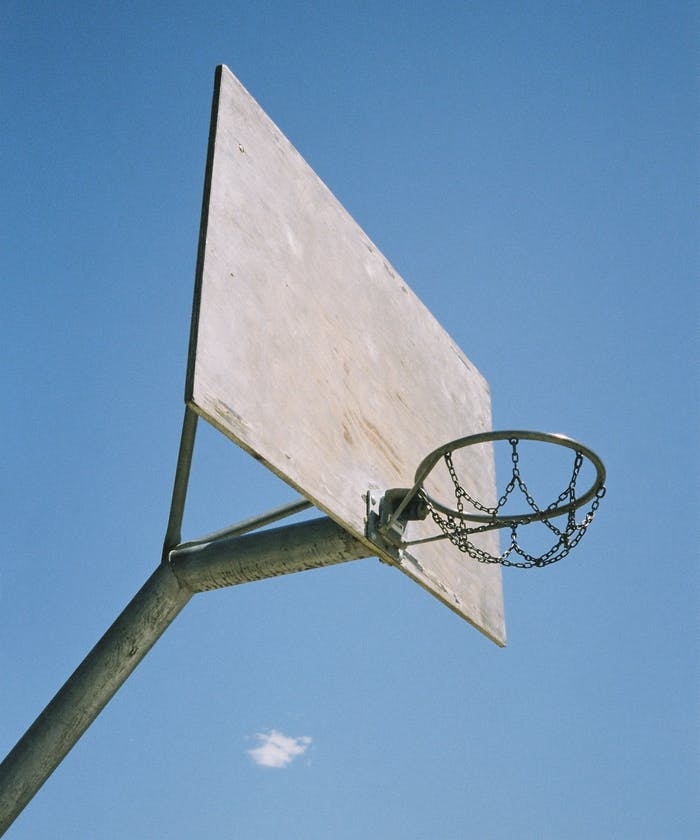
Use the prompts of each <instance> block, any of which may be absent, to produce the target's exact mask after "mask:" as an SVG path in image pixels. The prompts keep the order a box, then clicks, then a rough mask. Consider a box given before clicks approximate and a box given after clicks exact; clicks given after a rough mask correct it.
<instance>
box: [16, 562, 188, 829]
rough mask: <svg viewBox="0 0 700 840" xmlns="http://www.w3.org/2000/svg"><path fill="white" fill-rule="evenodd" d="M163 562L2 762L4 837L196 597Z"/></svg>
mask: <svg viewBox="0 0 700 840" xmlns="http://www.w3.org/2000/svg"><path fill="white" fill-rule="evenodd" d="M192 594H193V593H192V591H191V590H188V589H186V588H185V587H183V586H182V585H181V584H180V582H179V581H178V579H177V578H176V577H175V575H174V574H173V571H172V569H171V568H170V567H169V566H167V565H161V566H159V567H158V568H157V569H156V571H155V572H154V573H153V574H152V575H151V577H150V578H149V579H148V580H147V581H146V583H145V584H144V586H143V587H142V588H141V590H140V591H139V592H138V594H137V595H136V596H135V597H134V599H133V600H132V601H131V602H130V603H129V605H128V606H127V607H126V608H125V609H124V611H123V612H122V614H121V615H120V616H119V618H117V620H116V621H115V622H114V624H112V626H111V627H110V628H109V630H107V632H106V633H105V634H104V636H103V637H102V638H101V639H100V641H99V642H98V643H97V644H96V645H95V647H94V648H93V649H92V650H91V651H90V653H88V655H87V656H86V657H85V659H84V660H83V661H82V663H81V664H80V665H79V666H78V668H77V669H76V671H75V672H74V673H73V675H72V676H71V677H69V678H68V680H67V681H66V683H65V684H64V686H63V688H61V689H60V691H59V692H58V694H56V696H55V697H54V698H53V700H52V701H51V702H50V703H49V705H48V706H47V707H46V708H45V709H44V711H43V712H42V713H41V714H40V715H39V717H38V718H37V719H36V720H35V721H34V723H33V724H32V725H31V726H30V728H29V729H28V730H27V732H26V733H25V734H24V735H23V736H22V738H21V739H20V740H19V741H18V742H17V744H16V746H15V747H14V749H13V750H12V751H11V752H10V753H9V755H8V756H7V758H6V759H5V760H4V761H3V763H2V764H0V836H1V835H2V834H3V833H4V832H5V831H6V830H7V829H8V828H9V827H10V825H11V824H12V822H14V820H15V818H16V817H17V816H18V815H19V814H20V812H21V811H22V810H23V808H24V807H25V805H27V803H28V802H29V800H30V799H31V798H32V797H33V796H34V794H35V793H36V792H37V791H38V790H39V788H40V787H41V786H42V785H43V784H44V782H45V781H46V779H48V777H49V776H50V775H51V773H53V771H54V770H55V769H56V767H58V765H59V764H60V763H61V761H63V759H64V758H65V757H66V755H67V754H68V753H69V752H70V750H71V748H72V747H73V746H74V744H75V743H76V742H77V741H78V739H79V738H80V736H81V735H82V734H83V733H84V732H85V730H86V729H87V728H88V726H90V724H91V723H92V722H93V721H94V720H95V718H96V717H97V715H98V714H99V713H100V712H101V711H102V709H103V708H104V707H105V706H106V705H107V703H108V702H109V700H110V699H111V698H112V697H113V695H114V694H115V693H116V691H117V690H118V689H119V687H120V686H121V685H122V683H124V681H125V680H126V678H127V677H128V676H129V674H131V672H132V671H133V670H134V668H135V667H136V666H137V665H138V663H139V662H140V661H141V660H142V659H143V657H144V656H145V655H146V654H147V653H148V651H149V650H150V649H151V647H152V646H153V645H154V644H155V642H156V641H157V640H158V637H159V636H160V635H161V634H162V633H163V631H164V630H165V629H166V627H167V626H168V625H169V624H170V622H171V621H172V620H173V619H174V618H175V616H176V615H177V614H178V613H179V612H180V610H181V609H182V608H183V607H184V606H185V604H186V603H187V602H188V601H189V599H190V598H191V597H192Z"/></svg>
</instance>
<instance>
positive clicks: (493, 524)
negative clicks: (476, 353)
mask: <svg viewBox="0 0 700 840" xmlns="http://www.w3.org/2000/svg"><path fill="white" fill-rule="evenodd" d="M523 440H528V441H537V442H540V443H545V444H553V445H555V446H559V447H564V448H565V449H569V450H572V451H573V452H574V459H573V466H572V471H571V477H570V478H569V480H568V483H567V485H566V487H565V488H564V490H562V492H561V493H559V495H558V496H557V497H556V498H555V499H554V501H552V502H550V503H549V504H548V505H547V506H546V507H544V506H541V505H540V504H538V502H537V501H536V500H535V498H534V496H533V493H532V492H531V491H530V489H529V488H528V486H527V484H526V483H525V481H524V479H523V478H522V476H521V474H520V453H519V451H518V446H519V444H520V442H521V441H523ZM495 441H507V442H508V444H509V445H510V449H511V452H510V462H511V477H510V480H509V482H508V484H507V485H506V488H505V490H504V491H503V493H502V495H501V496H500V497H499V498H498V500H497V501H496V502H495V504H487V503H485V502H483V501H481V500H479V499H477V498H475V497H474V496H473V495H472V494H471V493H470V492H469V491H468V490H467V489H465V487H464V486H463V484H462V482H461V480H460V477H459V476H458V474H457V470H456V468H455V465H454V461H453V455H454V453H455V452H457V451H459V450H464V449H467V448H469V447H472V446H476V445H478V444H484V443H492V442H495ZM440 461H443V462H444V465H445V467H446V468H447V471H448V473H449V476H450V479H451V481H452V484H453V486H454V497H455V502H454V506H450V505H448V504H446V503H445V501H441V500H439V499H437V498H434V497H433V496H431V495H430V494H429V493H428V492H427V491H426V489H425V482H426V480H427V479H428V477H429V476H430V474H431V472H432V471H433V470H434V469H435V467H436V466H437V464H438V463H439V462H440ZM585 462H589V464H591V465H592V466H593V468H594V470H595V477H594V478H593V480H592V482H591V485H590V487H588V489H587V490H586V491H585V492H584V493H581V494H579V495H577V481H578V479H579V476H580V473H581V469H582V467H583V465H584V463H585ZM517 494H520V495H522V497H523V498H524V500H525V502H526V503H527V507H528V509H527V510H524V511H523V512H517V513H511V512H509V511H508V510H506V506H507V505H508V503H509V502H512V500H513V498H514V496H515V495H517ZM604 495H605V467H604V465H603V462H602V461H601V460H600V458H599V457H598V456H597V455H596V454H595V452H593V451H592V450H590V449H589V448H588V447H586V446H583V444H580V443H578V442H577V441H575V440H572V439H571V438H568V437H564V436H563V435H556V434H550V433H546V432H527V431H501V432H484V433H482V434H476V435H469V436H468V437H463V438H459V439H458V440H453V441H451V442H450V443H446V444H443V445H442V446H440V447H438V448H437V449H435V450H434V451H433V452H431V453H430V454H429V455H427V456H426V457H425V458H424V459H423V461H421V463H420V465H419V466H418V469H417V470H416V476H415V483H414V485H413V487H412V488H411V489H410V490H402V491H399V490H390V491H388V492H387V493H386V494H385V497H384V500H383V501H384V506H383V507H384V509H383V511H382V513H381V515H380V518H379V524H378V527H377V531H378V532H379V533H380V534H381V535H382V536H383V537H384V538H385V539H387V540H389V541H390V542H393V544H394V545H395V546H397V547H401V548H403V547H408V546H411V545H417V544H419V543H424V542H432V541H434V540H439V539H448V540H449V541H450V542H451V543H452V544H453V545H454V546H455V547H456V548H458V549H459V550H460V551H462V552H464V553H465V554H468V555H469V556H470V557H472V558H474V559H475V560H478V561H479V562H480V563H499V564H501V565H502V566H515V567H518V568H526V569H528V568H532V567H533V566H537V567H541V566H548V565H550V564H551V563H555V562H556V561H558V560H562V559H563V558H564V557H566V555H567V554H568V553H569V552H570V551H571V549H573V548H575V547H576V546H577V545H578V543H579V542H580V541H581V539H582V538H583V536H584V534H585V533H586V531H587V529H588V526H589V525H590V524H591V521H592V520H593V517H594V516H595V513H596V511H597V510H598V506H599V505H600V502H601V499H602V498H603V496H604ZM584 507H586V508H587V509H586V510H585V511H583V512H582V516H581V518H579V519H577V512H578V511H580V510H581V509H582V508H584ZM427 516H430V517H431V518H432V519H433V521H434V522H435V524H436V525H437V526H438V527H439V528H440V531H441V532H442V533H441V534H439V535H437V536H434V537H428V538H427V539H421V540H414V541H413V542H411V541H404V540H403V534H404V530H405V525H406V522H407V521H408V520H410V519H425V518H426V517H427ZM535 522H541V523H542V524H543V525H544V526H545V527H546V528H547V529H548V531H549V532H550V534H551V535H552V537H553V539H554V542H553V544H551V545H550V547H549V548H548V549H546V550H545V551H543V552H541V553H539V554H534V553H531V552H530V551H526V550H525V549H524V548H523V547H522V545H521V543H520V542H519V541H518V528H519V527H520V526H523V525H530V524H532V523H535ZM497 528H503V529H507V530H509V531H510V542H509V545H508V547H507V549H506V550H505V551H504V552H502V553H501V554H492V553H490V552H488V551H486V550H484V549H483V548H481V547H479V546H478V545H477V544H476V542H475V541H474V536H475V535H478V534H481V533H483V532H485V531H490V530H493V529H497ZM397 537H399V538H400V545H398V544H397ZM550 542H551V540H550ZM518 558H519V559H518Z"/></svg>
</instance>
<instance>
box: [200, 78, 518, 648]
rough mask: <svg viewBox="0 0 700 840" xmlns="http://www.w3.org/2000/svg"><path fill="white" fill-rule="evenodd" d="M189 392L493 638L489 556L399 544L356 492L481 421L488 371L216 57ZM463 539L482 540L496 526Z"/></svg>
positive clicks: (405, 474)
mask: <svg viewBox="0 0 700 840" xmlns="http://www.w3.org/2000/svg"><path fill="white" fill-rule="evenodd" d="M186 400H187V403H188V405H189V406H191V407H192V408H193V409H194V410H195V411H196V412H197V413H198V414H199V415H200V416H202V417H203V418H204V419H206V420H207V421H208V422H210V423H211V424H213V425H214V426H215V427H216V428H218V429H219V430H221V431H222V432H223V433H224V434H225V435H227V436H228V437H229V438H231V439H232V440H233V441H235V442H236V443H237V444H238V445H240V446H241V447H243V448H244V449H245V450H247V451H248V452H249V453H251V454H252V455H253V456H254V457H255V458H257V459H259V460H261V461H262V462H263V463H264V464H266V465H267V466H268V467H269V468H270V469H271V470H272V471H273V472H275V473H276V474H277V475H279V476H280V477H281V478H282V479H284V480H285V481H286V482H287V483H288V484H290V485H291V486H292V487H294V488H296V489H297V490H298V491H299V492H300V493H301V494H303V495H304V496H305V497H306V498H308V499H309V500H310V501H311V502H313V504H315V505H316V506H317V507H319V508H320V509H321V510H323V511H324V512H326V513H327V514H328V515H329V516H330V517H331V518H332V519H334V520H335V521H337V522H338V523H339V524H341V525H342V526H343V527H344V528H346V529H347V530H348V531H349V532H351V533H352V534H353V535H354V536H355V537H356V538H357V539H359V540H361V541H363V542H364V543H366V544H367V545H368V546H369V547H371V548H372V553H373V554H377V555H378V556H379V557H380V559H382V560H384V561H385V562H388V563H391V564H393V565H396V566H398V567H399V568H400V569H401V570H402V571H403V572H405V573H406V574H407V575H409V576H410V577H411V578H413V579H414V580H415V581H417V582H418V583H419V584H421V585H422V586H423V587H424V588H426V589H427V590H428V591H430V592H431V593H432V594H434V595H436V596H437V597H438V598H440V599H441V600H442V601H443V602H444V603H445V604H447V605H448V606H449V607H450V608H451V609H453V610H454V611H455V612H457V613H458V614H459V615H461V616H462V617H464V618H465V619H466V620H467V621H469V622H470V623H471V624H473V625H474V626H475V627H477V628H478V629H479V630H481V631H482V632H483V633H485V634H486V635H487V636H488V637H489V638H491V639H492V640H494V641H495V642H496V643H497V644H499V645H503V644H505V627H504V617H503V601H502V590H501V571H500V568H499V567H498V566H486V565H481V564H479V563H476V562H474V561H473V560H471V559H469V558H465V557H464V556H462V555H460V554H459V552H457V551H455V549H454V548H453V547H452V546H450V545H449V543H447V542H446V541H438V542H430V543H425V544H422V545H416V546H413V547H411V548H410V549H409V550H405V551H400V552H396V551H391V550H389V549H386V550H385V549H383V548H381V547H379V546H376V545H375V544H374V543H373V542H372V541H370V540H369V538H368V537H367V535H366V527H367V515H368V513H367V508H368V495H369V496H372V495H373V494H376V495H377V496H381V495H382V494H383V493H384V491H385V490H387V489H389V488H397V487H410V486H411V484H412V483H413V476H414V472H415V470H416V467H417V466H418V464H419V462H420V461H421V460H422V458H423V457H424V456H425V455H426V454H427V453H428V452H430V451H431V450H433V449H435V448H436V447H437V446H439V445H440V444H442V443H444V442H445V441H448V440H453V439H455V438H458V437H460V436H462V435H465V434H471V433H477V432H483V431H488V430H489V429H490V428H491V415H490V396H489V389H488V385H487V383H486V381H485V380H484V378H483V377H482V376H481V374H480V373H479V372H478V371H477V370H476V369H475V367H474V366H473V365H472V364H471V362H469V360H468V359H467V358H466V357H465V356H464V354H463V353H462V351H461V350H460V349H459V348H458V347H457V345H456V344H455V343H454V342H453V341H452V339H451V338H450V337H449V336H448V335H447V333H446V332H445V331H444V330H443V329H442V327H441V326H440V325H439V324H438V323H437V321H436V320H435V319H434V317H433V316H432V315H431V314H430V313H429V312H428V310H427V309H426V308H425V306H424V305H423V304H422V303H421V302H420V301H419V300H418V298H417V297H416V296H415V295H414V294H413V292H412V291H411V290H410V289H409V288H408V286H407V285H406V283H405V282H404V281H403V280H402V279H401V277H400V276H399V275H398V274H397V272H396V271H395V270H394V269H393V268H392V266H391V264H390V263H389V261H388V260H387V259H386V258H385V257H384V256H383V255H382V254H381V253H380V252H379V250H378V249H377V247H376V246H375V245H374V244H373V243H372V241H371V240H370V239H369V238H368V237H367V235H366V234H365V233H364V232H363V231H362V230H361V229H360V227H359V226H358V225H357V224H356V223H355V221H354V220H353V219H352V218H351V217H350V215H349V214H348V213H347V212H346V211H345V210H344V208H343V207H342V206H341V204H340V203H339V202H338V201H337V200H336V198H335V197H334V196H333V195H332V194H331V192H330V191H329V190H328V188H327V187H326V186H325V185H324V184H323V183H322V181H321V180H320V179H319V177H318V176H317V175H316V174H315V173H314V172H313V170H312V169H311V168H310V167H309V166H308V164H307V163H306V162H305V161H304V160H303V159H302V157H301V155H300V154H299V153H298V152H297V151H296V150H295V149H294V147H293V146H292V145H291V143H290V142H289V141H288V140H287V139H286V138H285V137H284V135H283V134H282V133H281V131H280V130H279V129H278V128H277V127H276V126H275V125H274V123H273V122H272V121H271V120H270V119H269V117H268V116H267V115H266V114H265V113H264V112H263V110H262V109H261V108H260V106H259V105H258V104H257V103H256V102H255V101H254V99H253V98H252V97H251V96H250V95H249V94H248V92H247V91H246V90H245V89H244V87H243V86H242V85H241V84H240V82H239V81H238V80H237V79H236V78H235V77H234V76H233V74H232V73H231V72H230V71H229V70H228V68H226V67H223V66H222V67H219V68H217V72H216V80H215V89H214V101H213V107H212V122H211V130H210V137H209V151H208V158H207V170H206V177H205V190H204V202H203V211H202V226H201V231H200V244H199V255H198V260H197V276H196V286H195V299H194V308H193V318H192V333H191V340H190V352H189V364H188V374H187V387H186ZM481 452H482V454H481V455H480V456H479V458H478V459H477V461H476V462H475V463H473V465H472V466H471V470H472V475H471V476H470V479H471V486H472V487H473V488H474V490H475V492H476V494H477V495H478V497H479V498H480V499H482V500H484V502H486V503H489V504H492V503H493V502H494V501H495V496H496V490H495V476H494V465H493V453H492V450H491V449H490V448H488V447H485V448H484V449H483V450H481ZM450 487H451V485H450V486H446V488H445V492H446V493H449V492H450ZM437 489H438V490H439V488H437ZM410 528H411V538H412V539H420V538H421V537H424V536H428V535H432V534H433V533H434V528H431V527H430V523H429V522H427V521H426V522H415V523H413V522H412V523H410ZM478 539H481V540H483V544H484V547H485V548H488V549H489V550H490V551H491V552H493V551H495V550H496V546H497V542H496V541H497V540H498V536H497V534H496V533H495V532H489V533H485V534H482V535H480V536H479V537H478Z"/></svg>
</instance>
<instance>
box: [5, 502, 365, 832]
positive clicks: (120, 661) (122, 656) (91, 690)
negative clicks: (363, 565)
mask: <svg viewBox="0 0 700 840" xmlns="http://www.w3.org/2000/svg"><path fill="white" fill-rule="evenodd" d="M371 553H372V552H371V551H370V549H368V548H367V547H366V546H365V545H364V544H363V543H361V542H360V541H359V540H356V539H355V538H354V537H352V536H350V535H349V534H348V533H347V532H346V531H344V530H343V528H341V527H340V525H337V524H336V523H335V522H333V521H332V520H331V519H329V518H328V517H323V518H320V519H312V520H309V521H306V522H301V523H298V524H295V525H288V526H286V527H282V528H275V529H271V530H268V531H260V532H257V533H254V534H248V535H246V536H229V537H225V538H221V539H216V540H213V541H212V542H208V543H204V544H195V545H191V546H182V547H181V548H177V549H175V550H173V551H172V552H170V555H169V558H168V561H167V562H165V563H162V564H161V565H160V566H158V568H157V569H156V571H155V572H154V573H153V574H152V575H151V577H150V578H149V579H148V580H147V581H146V583H145V584H144V586H143V587H142V588H141V590H140V591H139V592H138V593H137V595H136V596H135V597H134V598H133V600H132V601H131V602H130V603H129V604H128V605H127V607H126V608H125V609H124V611H123V612H122V614H121V615H120V616H119V617H118V618H117V620H116V621H115V622H114V624H112V626H111V627H110V628H109V630H107V632H106V633H105V634H104V636H103V637H102V638H101V639H100V641H99V642H98V643H97V644H96V645H95V647H94V648H93V649H92V650H91V651H90V653H89V654H88V655H87V656H86V657H85V659H84V660H83V662H82V663H81V664H80V665H79V666H78V668H77V669H76V671H75V672H74V673H73V675H72V676H71V677H69V678H68V680H67V681H66V683H65V685H64V686H63V688H61V689H60V691H59V692H58V694H56V696H55V697H54V698H53V700H51V702H50V703H49V704H48V706H47V707H46V708H45V709H44V711H43V712H42V713H41V714H40V715H39V717H38V718H37V719H36V721H35V722H34V723H33V724H32V726H31V727H30V728H29V729H28V730H27V732H26V733H25V734H24V735H23V736H22V738H21V739H20V740H19V741H18V742H17V745H16V746H15V747H14V749H13V750H12V751H11V752H10V753H9V754H8V756H7V757H6V758H5V760H4V761H3V762H2V764H0V836H2V834H4V833H5V831H6V830H7V829H8V828H9V827H10V825H11V824H12V823H13V822H14V820H15V819H16V818H17V817H18V816H19V814H20V813H21V811H22V810H23V808H24V807H25V806H26V805H27V803H28V802H29V801H30V800H31V798H32V797H33V796H34V794H35V793H36V792H37V791H38V790H39V788H40V787H41V786H42V785H43V783H44V782H45V781H46V779H48V777H49V776H50V775H51V773H52V772H53V771H54V770H55V769H56V767H57V766H58V765H59V764H60V762H61V761H62V760H63V759H64V758H65V756H66V755H67V754H68V752H69V751H70V750H71V748H72V747H73V746H74V745H75V743H76V742H77V741H78V739H79V738H80V736H81V735H82V734H83V733H84V732H85V730H86V729H87V728H88V727H89V726H90V724H91V723H92V722H93V721H94V720H95V718H96V717H97V715H98V714H99V713H100V712H101V711H102V709H103V708H104V707H105V706H106V705H107V703H108V702H109V700H110V699H111V698H112V697H113V696H114V694H115V693H116V692H117V690H118V689H119V688H120V686H121V685H122V684H123V683H124V682H125V680H126V679H127V677H128V676H129V674H131V672H132V671H133V670H134V668H136V666H137V665H138V663H139V662H140V661H141V660H142V659H143V657H144V656H145V655H146V654H147V653H148V651H149V650H150V649H151V647H153V645H154V644H155V642H156V641H157V640H158V638H159V637H160V636H161V635H162V633H163V632H164V631H165V629H166V628H167V627H168V625H169V624H170V623H171V622H172V621H173V620H174V618H175V617H176V616H177V614H178V613H179V612H180V610H181V609H182V608H183V607H184V606H185V604H186V603H187V602H188V601H189V599H190V598H191V597H192V595H193V594H194V593H195V592H202V591H205V590H208V589H216V588H220V587H224V586H233V585H235V584H239V583H245V582H247V581H251V580H261V579H263V578H267V577H273V576H276V575H284V574H290V573H292V572H299V571H303V570H305V569H314V568H318V567H321V566H330V565H333V564H335V563H343V562H346V561H348V560H357V559H360V558H361V557H368V556H371Z"/></svg>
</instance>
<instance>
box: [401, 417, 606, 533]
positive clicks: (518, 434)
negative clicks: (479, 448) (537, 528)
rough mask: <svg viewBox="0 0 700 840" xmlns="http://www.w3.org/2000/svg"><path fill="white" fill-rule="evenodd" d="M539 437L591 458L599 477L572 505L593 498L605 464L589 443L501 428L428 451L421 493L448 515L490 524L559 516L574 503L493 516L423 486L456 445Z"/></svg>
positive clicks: (417, 482)
mask: <svg viewBox="0 0 700 840" xmlns="http://www.w3.org/2000/svg"><path fill="white" fill-rule="evenodd" d="M513 438H517V440H519V441H520V440H536V441H540V442H542V443H551V444H555V445H556V446H563V447H565V448H566V449H572V450H573V451H574V452H580V453H581V455H583V457H584V458H586V459H587V460H588V461H590V462H591V463H592V464H593V466H594V467H595V471H596V477H595V481H594V482H593V484H592V485H591V487H590V488H589V489H588V490H587V491H586V492H585V493H584V494H583V495H582V496H580V497H578V498H577V499H576V503H575V504H574V506H573V509H574V510H578V508H580V507H582V506H583V505H585V504H587V503H588V502H590V501H592V500H593V499H594V498H595V497H596V496H597V495H598V493H600V491H601V490H602V489H603V487H604V486H605V466H604V464H603V462H602V461H601V460H600V458H599V457H598V456H597V455H596V454H595V452H593V450H591V449H589V448H588V447H587V446H584V445H583V444H581V443H579V442H578V441H575V440H573V439H572V438H570V437H566V435H559V434H553V433H551V432H531V431H522V430H520V431H513V430H511V431H498V432H482V433H480V434H476V435H468V436H467V437H463V438H457V440H453V441H450V442H449V443H445V444H443V445H442V446H439V447H438V448H437V449H435V450H434V451H433V452H431V453H430V454H429V455H427V456H426V457H425V458H424V459H423V460H422V461H421V462H420V464H419V465H418V469H417V470H416V477H415V486H416V487H419V488H420V491H421V493H422V494H423V496H424V497H425V499H426V500H427V501H428V503H429V504H430V505H431V506H432V507H433V508H435V510H438V511H440V512H441V513H443V514H445V515H446V516H452V517H454V518H456V519H463V520H467V521H469V522H482V523H485V524H491V525H501V526H503V525H506V526H507V525H511V524H513V525H516V524H524V523H527V522H537V521H541V520H543V519H553V518H554V517H557V516H563V515H565V514H568V513H570V512H571V505H568V504H566V505H559V506H558V507H555V508H548V509H546V510H542V511H540V513H534V512H532V511H531V512H530V513H525V514H519V515H508V516H505V515H504V516H498V515H497V514H495V515H493V516H490V515H485V514H472V513H462V512H460V511H458V510H455V509H454V508H451V507H448V506H447V505H444V504H443V503H442V502H439V501H438V500H437V499H434V498H433V497H432V496H430V495H429V494H428V493H427V492H426V491H425V488H424V487H423V483H424V482H425V480H426V478H427V477H428V476H429V475H430V473H431V472H432V470H433V468H434V467H435V465H436V464H437V463H438V461H439V460H440V459H441V458H442V457H443V456H444V455H445V454H446V453H448V452H454V451H455V450H456V449H464V448H465V447H467V446H474V445H475V444H478V443H489V442H491V441H496V440H511V439H513Z"/></svg>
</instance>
